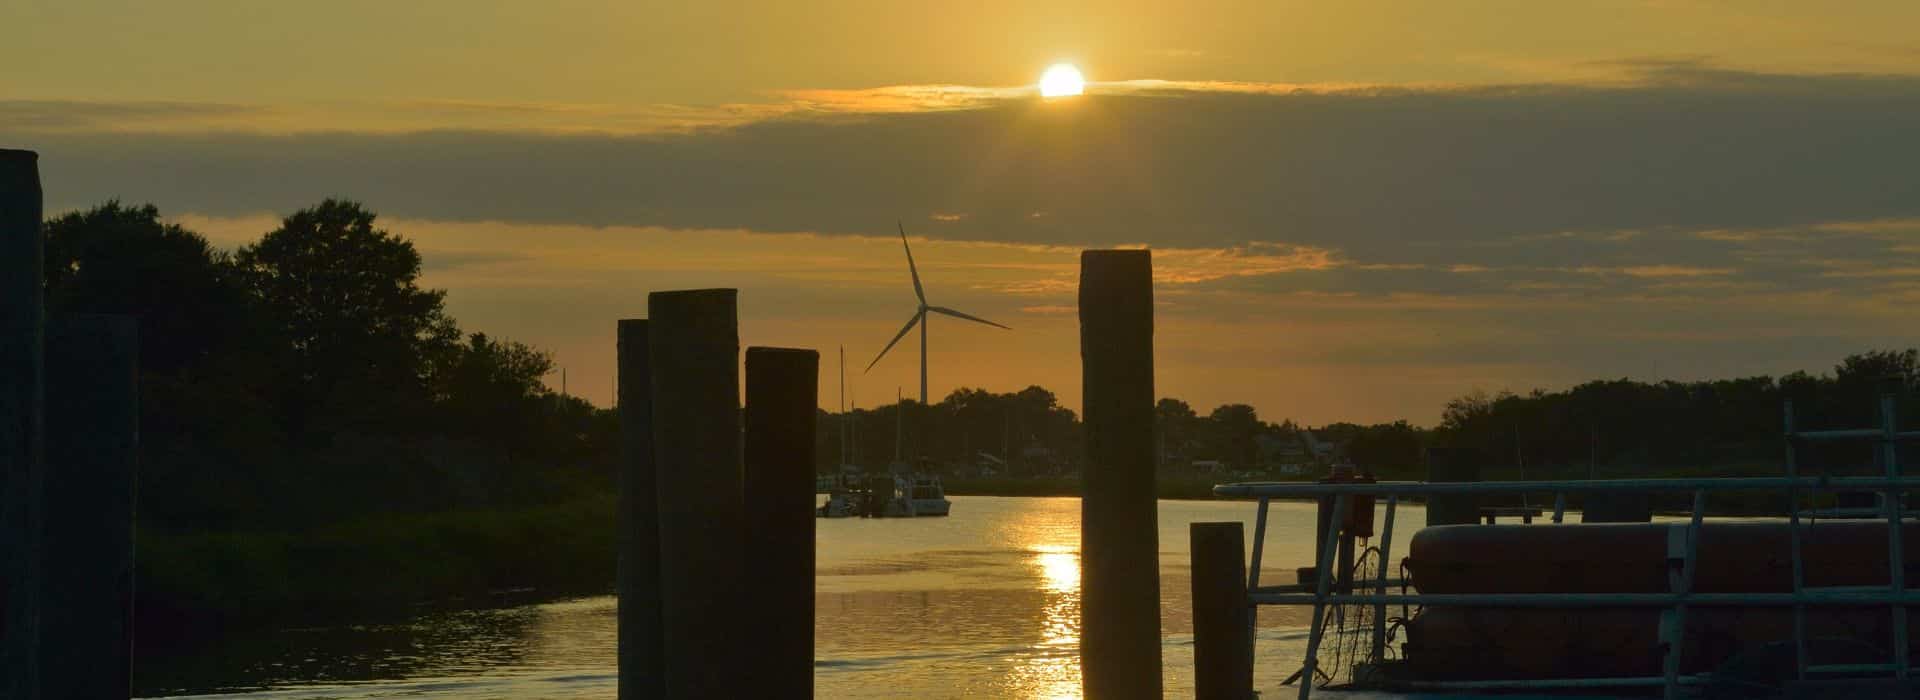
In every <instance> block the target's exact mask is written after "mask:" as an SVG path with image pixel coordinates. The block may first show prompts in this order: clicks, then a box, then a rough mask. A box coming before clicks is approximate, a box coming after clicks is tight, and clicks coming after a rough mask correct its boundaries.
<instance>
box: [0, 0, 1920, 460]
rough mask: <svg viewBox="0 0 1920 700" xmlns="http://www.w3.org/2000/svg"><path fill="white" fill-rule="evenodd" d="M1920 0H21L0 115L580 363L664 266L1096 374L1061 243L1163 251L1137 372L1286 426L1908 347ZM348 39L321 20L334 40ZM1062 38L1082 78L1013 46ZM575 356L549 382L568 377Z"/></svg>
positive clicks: (990, 380) (939, 360)
mask: <svg viewBox="0 0 1920 700" xmlns="http://www.w3.org/2000/svg"><path fill="white" fill-rule="evenodd" d="M1913 26H1920V5H1916V4H1914V3H1907V2H1856V3H1821V4H1818V5H1814V4H1786V3H1722V2H1707V1H1699V2H1689V1H1683V0H1668V1H1661V2H1615V3H1594V4H1591V5H1580V6H1575V5H1572V4H1565V3H1535V2H1486V3H1447V4H1434V3H1421V2H1381V3H1290V2H1279V3H1240V2H1203V3H1186V4H1167V3H1147V2H1137V3H1136V2H1121V3H1113V2H1101V3H1093V2H1058V3H1044V4H1036V3H1016V2H985V3H971V4H967V5H964V6H960V5H954V6H941V5H928V4H913V3H895V2H879V1H877V0H875V1H860V2H853V1H849V2H823V3H809V4H806V5H804V6H802V5H797V4H793V3H777V2H770V1H768V2H757V1H746V2H733V3H701V4H688V5H683V6H657V5H650V4H629V3H597V2H592V3H590V2H553V3H540V4H528V3H510V2H492V1H487V0H476V1H468V2H418V3H389V2H358V1H357V0H355V1H345V2H336V3H325V4H318V3H316V4H310V5H300V6H296V5H293V4H289V3H273V4H264V5H251V4H249V5H236V4H232V3H220V2H192V1H183V2H178V3H166V4H158V3H140V2H130V1H108V0H99V1H93V2H71V3H43V4H38V5H29V4H24V3H23V4H18V5H10V6H7V7H4V8H0V27H16V28H20V27H24V28H30V29H31V31H28V32H22V33H19V35H18V36H13V37H12V38H11V40H9V41H5V42H0V65H9V66H16V67H26V69H24V70H12V71H5V72H0V146H7V147H26V148H34V149H37V150H40V151H41V152H42V154H43V159H42V167H43V172H44V177H45V179H46V184H47V198H48V205H49V210H50V211H56V212H57V211H60V210H63V209H67V208H73V207H82V206H89V205H92V204H95V203H98V202H100V201H103V200H105V199H107V198H109V197H119V198H121V199H123V200H126V201H131V202H149V201H150V202H152V203H154V204H156V205H158V206H159V207H160V208H161V209H162V211H163V212H165V213H166V214H168V215H169V216H170V217H172V218H173V219H174V220H176V221H179V222H181V223H183V224H186V225H188V226H189V227H191V228H194V229H196V230H199V231H201V232H203V233H206V234H208V235H209V236H210V237H212V238H213V239H215V241H216V242H218V243H220V244H222V245H227V246H231V245H237V244H239V243H243V242H246V241H249V240H251V239H253V238H255V237H257V236H258V235H260V234H261V233H263V232H265V231H267V230H269V229H271V228H273V226H274V223H275V220H276V217H277V216H278V215H283V214H285V213H288V212H290V211H292V210H293V209H295V208H298V207H301V206H305V205H309V204H312V203H314V202H317V201H319V200H320V199H322V198H324V197H328V196H344V197H349V198H354V199H358V200H360V201H363V202H365V203H366V204H367V205H368V206H369V207H371V208H373V209H374V210H376V211H379V212H382V213H383V217H382V219H381V221H382V223H383V224H384V225H385V226H387V227H388V228H390V229H391V230H393V231H395V232H397V233H400V234H402V235H405V236H408V237H410V238H413V239H414V240H415V241H417V242H418V243H419V245H420V247H421V249H422V251H423V252H424V253H425V255H426V258H427V267H428V271H427V277H426V281H427V283H428V284H430V285H432V286H436V287H442V288H445V289H447V290H448V291H449V296H448V302H449V305H450V306H451V309H452V311H453V313H454V314H455V316H456V317H457V318H458V319H459V320H460V321H461V323H462V325H463V326H465V327H466V328H468V329H469V330H483V331H486V332H488V333H490V334H493V335H497V336H504V337H509V338H513V339H516V340H522V341H525V342H529V343H532V344H535V345H537V346H539V347H542V348H546V349H549V350H551V351H553V352H554V354H555V357H556V360H557V361H558V363H559V364H560V365H562V366H565V367H566V368H567V370H568V379H569V389H570V390H571V391H572V393H575V394H578V395H581V396H584V397H586V398H588V399H590V400H593V401H595V402H599V403H605V402H606V400H607V397H608V394H609V391H610V386H611V379H612V377H611V370H612V366H613V356H612V355H613V328H614V321H615V320H616V319H618V318H622V317H633V316H638V315H642V314H643V313H644V308H645V296H646V293H647V292H648V291H650V290H656V289H670V288H687V287H713V286H732V287H739V288H740V289H741V290H742V296H741V300H742V309H741V315H742V319H743V340H744V341H745V342H747V343H749V344H766V345H793V346H802V347H814V348H819V349H821V350H822V352H823V359H824V360H826V365H825V367H826V368H827V369H828V372H827V374H826V376H823V382H822V393H821V397H822V401H823V403H824V404H826V405H829V406H831V405H835V404H837V396H836V394H835V391H834V387H835V386H836V382H835V381H834V377H833V376H832V372H831V367H832V358H833V355H834V349H835V348H836V347H837V346H840V345H845V346H846V348H847V352H848V364H849V366H850V367H853V368H854V372H855V376H854V377H853V378H852V384H853V385H854V386H855V387H856V392H857V395H858V397H859V400H860V403H861V404H863V405H873V404H875V403H879V402H882V401H890V400H891V398H890V396H891V394H892V391H893V389H894V387H895V386H901V387H906V388H907V389H908V391H909V392H912V391H913V388H914V387H915V386H916V385H917V377H916V375H917V366H916V360H917V358H915V357H914V356H915V355H916V354H917V351H918V348H917V347H916V346H915V342H916V341H915V340H905V341H902V345H901V347H900V348H897V349H896V350H895V353H896V355H895V356H892V357H889V358H888V359H887V360H886V361H885V362H882V363H881V364H880V365H879V366H878V367H875V368H874V370H873V372H872V373H871V374H865V375H861V374H858V369H859V368H860V367H864V366H865V364H866V362H867V361H868V360H869V359H871V358H872V356H873V353H875V352H876V351H877V350H878V349H879V348H880V346H881V345H882V344H884V343H885V341H886V340H887V339H888V338H889V337H891V336H892V334H893V333H894V331H896V330H897V329H898V328H899V326H900V324H901V323H902V322H904V321H905V320H906V318H907V316H909V315H910V314H911V313H912V310H913V298H912V293H911V286H910V283H909V281H908V279H907V275H906V269H905V261H904V258H903V256H902V255H901V252H900V248H899V245H898V241H897V239H895V238H892V237H891V236H892V229H893V226H894V222H895V221H896V220H900V221H904V223H905V225H906V227H907V229H908V231H909V233H910V234H912V235H913V236H914V237H915V243H914V244H915V251H914V252H915V255H916V258H917V259H918V261H919V263H920V265H921V269H922V272H923V275H924V276H925V279H926V284H927V287H928V293H929V296H930V298H931V299H933V300H934V303H937V304H943V305H948V306H952V307H955V308H959V309H961V310H964V311H968V312H970V313H975V314H978V315H981V316H984V317H986V318H989V319H993V320H995V321H998V322H1001V323H1005V324H1007V325H1010V326H1013V328H1014V330H1013V331H1010V332H1009V331H1001V330H997V329H992V328H986V327H983V326H975V325H971V324H963V323H961V322H958V321H951V320H947V319H937V320H936V321H935V323H934V325H933V327H932V333H933V348H932V363H933V365H932V373H931V374H932V376H931V378H932V387H933V393H934V394H935V396H936V397H937V396H941V395H944V394H945V393H947V392H948V391H951V390H952V389H953V388H955V387H957V386H982V387H985V388H989V389H994V390H1017V389H1019V388H1022V387H1024V386H1026V385H1029V384H1040V385H1044V386H1046V387H1048V388H1051V389H1053V390H1055V391H1056V392H1058V393H1059V394H1060V396H1061V398H1062V399H1063V401H1064V402H1065V403H1066V404H1067V405H1069V406H1071V407H1075V408H1077V407H1078V401H1079V387H1078V383H1079V371H1078V348H1077V342H1078V341H1077V331H1076V326H1075V323H1076V319H1075V316H1074V313H1073V304H1074V294H1073V292H1074V290H1073V282H1074V279H1075V275H1076V270H1075V264H1076V252H1077V251H1078V250H1080V249H1081V248H1085V247H1104V246H1122V245H1146V246H1149V247H1152V248H1153V249H1155V251H1156V253H1155V260H1156V277H1157V280H1158V286H1157V289H1156V294H1157V298H1158V301H1159V307H1158V308H1159V319H1158V329H1159V332H1158V336H1157V340H1156V342H1157V352H1158V359H1159V376H1158V377H1157V382H1158V386H1159V387H1160V392H1161V393H1162V394H1167V395H1175V396H1180V397H1183V398H1187V399H1189V400H1190V401H1192V402H1193V403H1194V404H1195V405H1196V407H1198V408H1200V409H1201V410H1203V411H1204V410H1206V409H1208V408H1211V407H1212V406H1214V405H1217V404H1220V403H1226V402H1246V403H1252V404H1254V405H1255V406H1256V407H1258V408H1259V409H1260V411H1261V413H1262V416H1263V417H1265V418H1267V419H1269V420H1275V421H1278V420H1280V419H1282V418H1293V419H1295V420H1297V421H1303V422H1308V423H1324V422H1329V421H1334V420H1359V421H1376V420H1393V419H1398V418H1406V419H1409V420H1412V421H1413V422H1415V423H1420V424H1431V423H1433V422H1434V421H1435V420H1437V417H1438V414H1439V410H1440V407H1441V405H1442V404H1443V403H1444V402H1445V401H1446V400H1447V399H1448V398H1451V397H1454V396H1458V395H1461V394H1464V393H1466V392H1468V391H1471V390H1474V389H1484V390H1488V391H1497V390H1501V389H1512V390H1516V391H1524V390H1527V389H1529V388H1532V387H1536V386H1542V387H1551V386H1564V385H1567V384H1570V383H1574V382H1578V381H1582V380H1585V379H1590V378H1598V377H1619V376H1631V377H1636V378H1661V377H1677V378H1701V377H1711V376H1729V375H1739V374H1753V373H1773V374H1778V373H1783V372H1787V371H1791V370H1795V369H1812V370H1819V369H1822V368H1824V367H1827V366H1830V365H1831V364H1832V363H1833V362H1835V361H1837V360H1838V359H1839V358H1840V357H1841V356H1842V355H1844V354H1847V353H1850V352H1856V351H1859V350H1864V349H1868V348H1874V347H1891V346H1905V345H1914V344H1920V333H1916V332H1914V331H1913V330H1912V329H1913V328H1914V327H1915V324H1914V321H1915V320H1916V319H1915V315H1914V313H1913V312H1912V311H1911V309H1912V308H1913V304H1912V303H1911V302H1912V301H1913V297H1914V296H1915V294H1916V293H1917V292H1920V238H1916V237H1917V236H1920V184H1916V180H1915V178H1913V177H1912V170H1911V168H1912V163H1914V162H1920V132H1917V130H1915V129H1913V128H1912V115H1913V114H1917V113H1920V40H1916V39H1915V38H1914V37H1913V34H1912V32H1911V27H1913ZM348 46H352V47H357V49H358V50H345V49H344V47H348ZM1060 60H1068V61H1073V62H1075V63H1077V64H1079V65H1080V66H1081V67H1082V68H1083V69H1085V71H1086V72H1087V73H1088V77H1089V78H1090V79H1091V80H1093V81H1095V83H1094V84H1093V85H1092V86H1090V88H1089V91H1088V94H1087V95H1086V96H1084V97H1079V98H1070V99H1066V100H1054V101H1042V100H1040V99H1039V98H1038V97H1037V96H1036V95H1035V94H1034V92H1033V88H1032V84H1031V83H1032V81H1033V80H1034V79H1036V78H1037V77H1038V75H1039V74H1040V71H1041V70H1042V69H1043V68H1044V67H1045V66H1046V65H1048V64H1049V63H1052V62H1054V61H1060ZM554 381H555V383H556V384H557V382H558V377H555V378H554Z"/></svg>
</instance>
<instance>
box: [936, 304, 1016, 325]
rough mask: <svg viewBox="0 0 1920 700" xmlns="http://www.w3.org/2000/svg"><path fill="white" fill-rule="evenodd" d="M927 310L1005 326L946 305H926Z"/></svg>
mask: <svg viewBox="0 0 1920 700" xmlns="http://www.w3.org/2000/svg"><path fill="white" fill-rule="evenodd" d="M927 310H928V311H932V312H934V313H936V314H946V315H948V316H952V317H954V318H964V319H966V320H969V321H973V322H976V323H984V324H987V325H989V326H993V327H994V328H1007V327H1006V326H1002V325H1000V324H998V323H994V322H992V321H989V320H986V319H984V318H980V317H978V316H968V315H966V314H963V313H960V312H958V311H954V310H953V309H949V308H947V307H944V306H929V307H927ZM1007 330H1013V329H1012V328H1007Z"/></svg>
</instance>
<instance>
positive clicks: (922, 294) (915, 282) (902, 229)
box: [893, 221, 927, 306]
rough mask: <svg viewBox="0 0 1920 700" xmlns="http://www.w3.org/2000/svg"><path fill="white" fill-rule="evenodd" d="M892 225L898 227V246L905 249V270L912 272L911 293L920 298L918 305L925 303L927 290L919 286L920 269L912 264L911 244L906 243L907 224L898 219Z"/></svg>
mask: <svg viewBox="0 0 1920 700" xmlns="http://www.w3.org/2000/svg"><path fill="white" fill-rule="evenodd" d="M893 225H895V226H898V227H900V247H902V248H905V249H907V272H910V273H913V295H914V296H916V297H919V298H920V305H921V306H926V305H927V291H926V290H924V289H921V288H920V270H919V268H916V267H914V266H913V246H910V245H907V226H906V224H902V223H900V222H898V221H895V222H893Z"/></svg>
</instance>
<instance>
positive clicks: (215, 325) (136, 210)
mask: <svg viewBox="0 0 1920 700" xmlns="http://www.w3.org/2000/svg"><path fill="white" fill-rule="evenodd" d="M45 236H46V290H47V291H46V293H47V308H48V309H49V310H50V311H52V312H53V313H56V314H59V313H96V314H122V315H127V316H133V317H134V318H135V319H136V320H137V321H138V322H139V327H140V365H141V367H142V369H145V370H148V371H153V372H159V373H164V374H171V373H176V372H181V371H185V370H189V369H192V368H196V367H201V366H204V365H205V364H206V363H207V362H209V361H210V360H211V359H212V358H213V357H214V356H215V355H216V354H218V353H220V352H221V351H223V350H226V349H228V346H229V345H230V343H231V342H232V341H235V340H240V339H243V338H246V337H247V336H248V335H249V334H248V332H247V331H248V330H250V329H249V328H248V327H247V326H248V325H249V324H248V323H247V320H246V319H245V318H244V317H243V316H244V314H245V297H244V296H243V295H242V293H241V290H240V288H239V287H238V286H237V285H235V284H234V280H233V279H232V275H231V274H229V270H228V269H227V267H226V264H225V263H226V260H225V259H224V256H222V255H221V254H219V253H217V252H215V251H214V249H213V246H211V245H209V244H208V243H207V239H206V238H205V237H202V236H201V235H200V234H197V233H194V232H192V231H188V230H186V229H185V228H182V227H180V226H179V225H177V224H167V223H162V222H161V221H160V210H159V209H158V208H156V207H154V206H153V205H152V204H147V205H142V206H138V207H129V206H122V205H121V204H120V202H119V201H118V200H112V201H108V202H107V203H106V204H102V205H100V206H97V207H94V208H92V209H89V210H86V211H84V212H71V213H68V214H66V215H65V216H61V217H60V218H57V219H54V220H51V221H48V222H47V223H46V227H45Z"/></svg>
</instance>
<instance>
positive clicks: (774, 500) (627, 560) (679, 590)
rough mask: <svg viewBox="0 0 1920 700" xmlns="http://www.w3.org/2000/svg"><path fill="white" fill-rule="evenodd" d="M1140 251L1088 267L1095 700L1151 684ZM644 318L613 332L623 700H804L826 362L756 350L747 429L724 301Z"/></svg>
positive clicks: (1146, 267) (1149, 489) (729, 311)
mask: <svg viewBox="0 0 1920 700" xmlns="http://www.w3.org/2000/svg"><path fill="white" fill-rule="evenodd" d="M1150 256H1151V254H1150V253H1148V252H1147V251H1145V250H1101V251H1087V252H1085V253H1084V254H1083V255H1082V257H1081V280H1080V283H1081V284H1080V321H1081V334H1080V335H1081V358H1082V366H1083V371H1084V375H1083V380H1084V382H1085V413H1086V430H1087V433H1086V434H1087V468H1086V470H1085V472H1084V473H1085V478H1086V495H1085V497H1084V498H1082V500H1081V567H1082V571H1083V574H1082V576H1081V600H1082V603H1081V637H1080V638H1081V640H1082V642H1081V674H1082V679H1083V685H1084V688H1085V691H1086V696H1087V697H1089V698H1099V699H1105V698H1121V699H1124V698H1158V697H1160V696H1161V690H1162V684H1161V665H1160V662H1161V659H1160V645H1161V641H1160V640H1161V637H1160V579H1159V542H1158V511H1157V500H1156V494H1155V488H1154V469H1155V466H1156V465H1155V463H1154V451H1153V402H1154V393H1153V278H1152V272H1153V270H1152V263H1151V257H1150ZM647 314H648V318H647V319H646V320H623V321H620V324H619V356H620V359H619V368H620V375H619V376H620V378H619V385H618V386H619V389H618V393H619V399H618V400H619V407H620V425H621V434H622V441H621V446H622V461H621V464H622V467H621V470H620V506H619V507H620V526H619V527H620V538H619V541H620V545H619V546H620V567H619V578H620V581H619V593H620V610H619V627H620V649H619V664H620V681H619V683H620V697H622V698H657V697H665V698H709V697H710V698H732V697H780V698H789V697H810V696H811V695H812V692H813V629H814V625H813V610H814V601H813V578H814V514H813V507H814V502H813V497H814V492H813V469H812V464H813V449H814V430H813V429H814V416H815V408H814V407H815V405H816V398H817V396H816V391H817V378H818V372H819V356H818V354H817V353H815V352H813V351H811V350H791V349H781V348H749V349H748V350H747V353H746V355H747V357H746V410H745V412H744V421H745V426H744V430H743V426H742V425H741V422H742V415H743V414H742V411H741V410H740V408H741V407H740V404H739V399H738V397H739V396H740V379H739V376H740V374H739V370H738V358H739V352H740V350H739V348H740V341H739V333H738V330H737V329H738V322H737V295H736V294H735V292H734V290H730V289H707V290H694V291H679V292H656V293H654V294H652V295H650V296H649V297H648V299H647ZM743 434H744V439H742V435H743Z"/></svg>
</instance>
